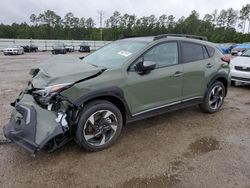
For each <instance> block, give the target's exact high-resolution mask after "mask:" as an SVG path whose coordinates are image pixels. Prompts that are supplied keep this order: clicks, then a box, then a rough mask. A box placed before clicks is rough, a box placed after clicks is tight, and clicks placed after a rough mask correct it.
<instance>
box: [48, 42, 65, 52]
mask: <svg viewBox="0 0 250 188" xmlns="http://www.w3.org/2000/svg"><path fill="white" fill-rule="evenodd" d="M66 52H67V51H66V48H65V45H64V43H62V42H56V43H55V44H54V45H53V46H52V54H66Z"/></svg>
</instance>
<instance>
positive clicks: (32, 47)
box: [22, 44, 38, 52]
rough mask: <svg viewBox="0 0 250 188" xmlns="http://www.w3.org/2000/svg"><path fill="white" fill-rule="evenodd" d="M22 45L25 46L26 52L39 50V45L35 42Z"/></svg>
mask: <svg viewBox="0 0 250 188" xmlns="http://www.w3.org/2000/svg"><path fill="white" fill-rule="evenodd" d="M22 47H23V50H24V52H37V51H38V47H37V46H35V45H33V44H31V45H25V46H22Z"/></svg>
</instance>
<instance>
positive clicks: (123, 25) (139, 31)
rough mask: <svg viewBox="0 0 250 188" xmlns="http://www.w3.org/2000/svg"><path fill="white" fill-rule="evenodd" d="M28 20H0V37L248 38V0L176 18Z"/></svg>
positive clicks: (48, 15) (47, 16)
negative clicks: (8, 22) (179, 35)
mask: <svg viewBox="0 0 250 188" xmlns="http://www.w3.org/2000/svg"><path fill="white" fill-rule="evenodd" d="M30 22H31V24H27V23H21V24H17V23H13V24H11V25H4V24H0V38H23V39H30V38H32V39H68V40H71V39H74V40H100V38H102V39H103V40H116V39H119V38H121V37H123V36H134V35H139V36H145V35H158V34H163V33H183V34H193V35H202V36H207V37H208V39H209V40H210V41H213V42H236V43H242V42H249V41H250V4H246V5H244V6H242V8H241V10H234V9H233V8H229V9H227V10H224V9H223V10H221V11H218V10H214V11H213V12H212V13H211V14H206V15H205V16H204V17H203V18H201V17H200V15H199V13H198V12H197V11H195V10H193V11H192V12H191V13H190V15H189V16H187V17H184V16H182V17H181V18H179V19H176V18H175V17H174V16H173V15H167V14H163V15H161V16H159V17H156V16H155V15H150V16H143V17H137V16H136V15H135V14H132V15H130V14H123V15H122V14H121V13H120V12H118V11H115V12H114V13H113V15H112V16H110V17H109V18H108V19H106V20H105V21H104V27H103V28H100V27H99V26H98V25H97V24H96V23H95V21H94V20H93V18H84V17H82V18H78V17H75V16H74V14H73V13H71V12H69V13H67V14H66V15H65V16H64V17H61V16H59V15H58V14H57V13H56V12H54V11H52V10H47V11H45V12H43V13H40V14H38V15H35V14H32V15H31V16H30ZM101 29H102V32H100V30H101ZM100 33H102V36H100Z"/></svg>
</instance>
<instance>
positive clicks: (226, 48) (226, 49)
mask: <svg viewBox="0 0 250 188" xmlns="http://www.w3.org/2000/svg"><path fill="white" fill-rule="evenodd" d="M236 46H237V44H234V43H221V44H218V48H219V49H220V50H221V52H222V53H223V54H231V51H232V49H233V48H235V47H236Z"/></svg>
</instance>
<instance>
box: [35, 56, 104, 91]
mask: <svg viewBox="0 0 250 188" xmlns="http://www.w3.org/2000/svg"><path fill="white" fill-rule="evenodd" d="M101 70H102V68H101V67H98V68H97V67H94V66H93V65H90V64H87V63H84V62H83V61H82V60H80V59H79V58H77V57H69V56H64V55H57V56H56V57H53V58H50V59H48V60H46V61H44V62H43V63H41V64H40V65H39V66H37V68H34V69H31V71H30V73H31V75H33V76H34V78H33V79H32V81H31V82H32V84H33V86H34V87H35V88H41V87H45V86H49V85H55V84H62V83H73V82H76V81H78V80H81V79H84V78H87V77H89V76H92V75H95V74H97V73H98V72H100V71H101Z"/></svg>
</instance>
